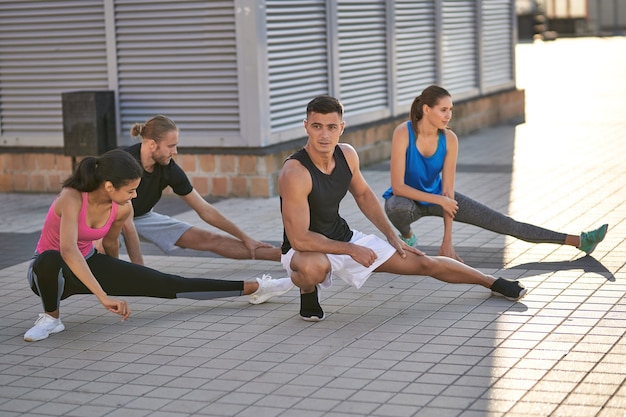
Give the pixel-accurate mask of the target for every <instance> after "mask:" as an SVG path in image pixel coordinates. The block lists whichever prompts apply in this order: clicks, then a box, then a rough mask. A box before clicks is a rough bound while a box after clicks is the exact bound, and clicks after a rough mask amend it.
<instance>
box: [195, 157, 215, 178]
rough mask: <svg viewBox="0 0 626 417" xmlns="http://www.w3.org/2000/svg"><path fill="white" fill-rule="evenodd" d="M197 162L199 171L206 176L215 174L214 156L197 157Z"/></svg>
mask: <svg viewBox="0 0 626 417" xmlns="http://www.w3.org/2000/svg"><path fill="white" fill-rule="evenodd" d="M198 160H199V163H200V171H201V172H203V173H206V174H211V173H213V172H215V155H212V154H205V155H198Z"/></svg>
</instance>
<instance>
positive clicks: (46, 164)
mask: <svg viewBox="0 0 626 417" xmlns="http://www.w3.org/2000/svg"><path fill="white" fill-rule="evenodd" d="M37 167H38V168H39V169H41V170H51V169H56V158H55V157H54V155H53V154H51V153H44V154H39V155H37Z"/></svg>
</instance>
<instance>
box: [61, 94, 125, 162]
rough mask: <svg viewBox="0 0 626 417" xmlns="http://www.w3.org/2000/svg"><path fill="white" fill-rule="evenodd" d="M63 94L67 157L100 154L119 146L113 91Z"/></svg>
mask: <svg viewBox="0 0 626 417" xmlns="http://www.w3.org/2000/svg"><path fill="white" fill-rule="evenodd" d="M61 96H62V102H63V153H64V154H65V155H66V156H72V157H76V156H97V155H100V154H102V153H104V152H106V151H108V150H111V149H114V148H116V147H117V136H116V133H115V130H116V128H115V125H116V120H115V94H114V92H113V91H106V90H105V91H72V92H66V93H62V94H61Z"/></svg>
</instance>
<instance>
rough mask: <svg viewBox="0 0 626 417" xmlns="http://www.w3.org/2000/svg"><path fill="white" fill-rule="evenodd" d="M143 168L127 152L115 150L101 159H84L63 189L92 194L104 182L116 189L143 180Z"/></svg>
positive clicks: (90, 157) (65, 182) (91, 157)
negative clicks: (139, 179) (108, 182)
mask: <svg viewBox="0 0 626 417" xmlns="http://www.w3.org/2000/svg"><path fill="white" fill-rule="evenodd" d="M142 174H143V168H142V167H141V165H139V162H137V160H136V159H135V158H133V157H132V156H131V154H129V153H128V152H126V151H123V150H121V149H113V150H111V151H108V152H106V153H104V154H102V155H100V156H99V157H94V156H88V157H86V158H84V159H83V160H82V161H80V163H79V164H78V166H77V167H76V169H75V170H74V172H73V173H72V175H70V177H69V178H68V179H66V180H65V181H64V182H63V187H69V188H74V189H76V190H78V191H80V192H90V191H93V190H95V189H96V188H98V187H99V186H100V185H101V184H102V183H103V182H105V181H110V182H111V184H113V187H115V189H119V188H120V187H122V186H124V185H126V184H128V183H129V182H130V181H133V180H136V179H138V178H141V176H142Z"/></svg>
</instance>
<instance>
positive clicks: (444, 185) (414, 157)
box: [383, 85, 608, 261]
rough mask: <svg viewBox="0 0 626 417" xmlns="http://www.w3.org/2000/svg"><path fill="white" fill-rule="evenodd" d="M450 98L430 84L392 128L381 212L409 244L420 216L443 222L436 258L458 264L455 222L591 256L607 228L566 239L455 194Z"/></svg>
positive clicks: (414, 241) (455, 152) (455, 144)
mask: <svg viewBox="0 0 626 417" xmlns="http://www.w3.org/2000/svg"><path fill="white" fill-rule="evenodd" d="M452 107H453V106H452V97H451V96H450V93H448V91H446V90H445V89H444V88H442V87H440V86H437V85H431V86H429V87H427V88H426V89H425V90H424V91H422V94H421V95H419V96H418V97H416V98H415V100H414V101H413V104H412V105H411V111H410V116H409V117H410V120H409V121H407V122H404V123H402V124H400V125H399V126H398V127H396V129H395V131H394V133H393V139H392V143H391V172H390V173H391V187H389V189H388V190H387V191H385V193H384V194H383V197H384V198H385V212H386V214H387V217H389V220H390V221H391V223H393V225H394V226H395V227H396V229H398V231H399V232H400V237H401V238H402V239H403V240H404V241H405V242H406V243H407V244H408V245H409V246H416V245H417V239H416V236H415V234H414V233H413V231H412V230H411V223H413V222H415V221H417V220H418V219H420V218H421V217H423V216H439V217H442V218H443V225H444V235H443V240H442V242H441V247H440V248H439V255H444V256H448V257H450V258H454V259H457V260H459V261H462V259H461V257H460V256H458V255H457V253H456V251H455V249H454V246H453V244H452V222H453V221H454V220H456V221H459V222H462V223H467V224H472V225H474V226H478V227H481V228H483V229H486V230H491V231H492V232H496V233H499V234H503V235H508V236H513V237H515V238H517V239H521V240H525V241H527V242H532V243H555V244H559V245H570V246H574V247H576V248H578V249H580V250H581V251H583V252H585V253H586V254H590V253H591V252H592V251H593V250H594V249H595V248H596V246H597V245H598V243H600V242H601V241H602V240H603V239H604V236H605V235H606V232H607V229H608V225H606V224H604V225H602V226H601V227H599V228H598V229H596V230H592V231H590V232H583V233H581V234H580V235H568V234H565V233H559V232H555V231H552V230H548V229H544V228H541V227H538V226H534V225H531V224H528V223H521V222H518V221H516V220H514V219H512V218H511V217H508V216H506V215H504V214H502V213H499V212H497V211H495V210H493V209H491V208H489V207H486V206H485V205H483V204H481V203H479V202H477V201H475V200H472V199H471V198H469V197H467V196H465V195H463V194H461V193H458V192H455V190H454V180H455V175H456V162H457V155H458V147H459V146H458V145H459V143H458V138H457V136H456V135H455V134H454V132H453V131H452V130H450V129H448V122H450V119H451V118H452Z"/></svg>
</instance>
